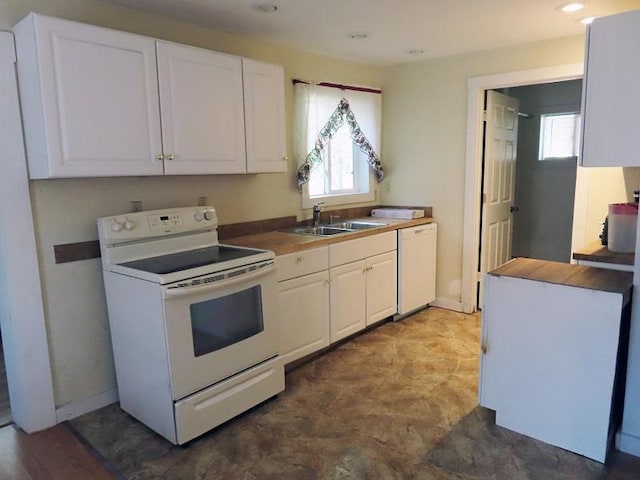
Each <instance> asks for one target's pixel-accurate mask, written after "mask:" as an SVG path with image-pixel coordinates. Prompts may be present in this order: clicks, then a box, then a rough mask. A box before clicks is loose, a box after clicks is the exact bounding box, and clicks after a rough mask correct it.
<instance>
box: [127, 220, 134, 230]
mask: <svg viewBox="0 0 640 480" xmlns="http://www.w3.org/2000/svg"><path fill="white" fill-rule="evenodd" d="M134 226H135V225H134V223H133V222H132V221H131V220H127V221H125V222H124V229H125V230H126V231H128V232H129V231H131V230H133V227H134Z"/></svg>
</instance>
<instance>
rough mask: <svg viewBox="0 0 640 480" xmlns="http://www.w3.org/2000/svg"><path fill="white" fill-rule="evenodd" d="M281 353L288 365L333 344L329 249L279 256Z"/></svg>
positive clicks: (277, 259) (277, 258) (323, 248)
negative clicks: (331, 340) (330, 319)
mask: <svg viewBox="0 0 640 480" xmlns="http://www.w3.org/2000/svg"><path fill="white" fill-rule="evenodd" d="M276 262H277V265H278V271H277V276H278V308H279V318H280V354H281V356H282V358H283V359H284V363H285V364H287V363H291V362H293V361H294V360H297V359H299V358H302V357H304V356H305V355H309V354H311V353H313V352H316V351H318V350H320V349H321V348H324V347H326V346H328V345H329V270H328V267H329V252H328V249H327V247H322V248H316V249H313V250H306V251H303V252H299V253H291V254H288V255H281V256H278V257H276Z"/></svg>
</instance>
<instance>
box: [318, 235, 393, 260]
mask: <svg viewBox="0 0 640 480" xmlns="http://www.w3.org/2000/svg"><path fill="white" fill-rule="evenodd" d="M397 245H398V240H397V234H396V232H395V230H394V231H392V232H385V233H380V234H378V235H372V236H370V237H364V238H357V239H355V240H348V241H346V242H340V243H335V244H333V245H329V266H330V267H335V266H338V265H344V264H345V263H349V262H355V261H356V260H361V259H363V258H367V257H372V256H373V255H378V254H380V253H385V252H389V251H391V250H396V249H397Z"/></svg>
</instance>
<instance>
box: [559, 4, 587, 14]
mask: <svg viewBox="0 0 640 480" xmlns="http://www.w3.org/2000/svg"><path fill="white" fill-rule="evenodd" d="M583 8H584V3H565V4H564V5H559V6H557V7H556V9H557V10H560V11H561V12H565V13H571V12H577V11H578V10H582V9H583Z"/></svg>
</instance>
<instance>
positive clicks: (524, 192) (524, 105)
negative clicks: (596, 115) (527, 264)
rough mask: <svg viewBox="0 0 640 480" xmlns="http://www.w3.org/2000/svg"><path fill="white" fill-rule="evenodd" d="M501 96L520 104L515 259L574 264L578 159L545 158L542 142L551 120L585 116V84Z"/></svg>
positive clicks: (562, 84) (525, 89)
mask: <svg viewBox="0 0 640 480" xmlns="http://www.w3.org/2000/svg"><path fill="white" fill-rule="evenodd" d="M499 91H501V92H502V93H504V94H506V95H509V96H510V97H514V98H516V99H518V100H519V103H520V115H519V122H518V149H517V152H518V153H517V156H516V178H515V195H514V198H515V203H514V213H513V240H512V243H511V252H512V253H511V255H512V257H528V258H536V259H539V260H550V261H556V262H563V263H569V262H570V261H571V238H572V231H573V213H574V199H575V192H576V177H577V168H578V159H577V156H566V157H557V158H552V159H549V158H544V155H541V151H540V137H541V135H542V133H543V131H544V129H545V126H547V127H548V125H545V124H544V123H545V120H544V119H545V118H546V119H551V118H559V115H572V114H578V115H579V113H580V108H581V105H580V103H581V98H582V79H575V80H567V81H562V82H552V83H543V84H536V85H526V86H519V87H507V88H503V89H500V90H499ZM547 124H548V122H547ZM547 133H552V132H547ZM574 133H575V132H574Z"/></svg>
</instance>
